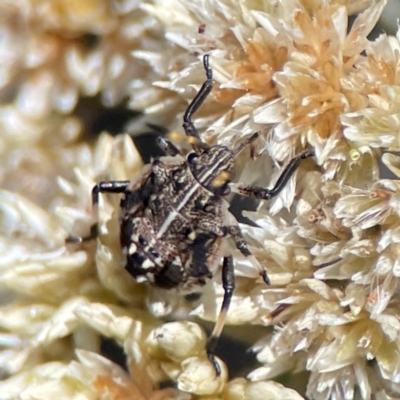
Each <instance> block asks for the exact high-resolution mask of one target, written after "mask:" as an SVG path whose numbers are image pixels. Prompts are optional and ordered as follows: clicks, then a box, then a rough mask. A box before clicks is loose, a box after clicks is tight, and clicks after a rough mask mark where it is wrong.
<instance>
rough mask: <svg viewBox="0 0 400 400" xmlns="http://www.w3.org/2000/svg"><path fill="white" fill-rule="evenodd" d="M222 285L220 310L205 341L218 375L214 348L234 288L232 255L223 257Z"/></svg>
mask: <svg viewBox="0 0 400 400" xmlns="http://www.w3.org/2000/svg"><path fill="white" fill-rule="evenodd" d="M222 287H223V288H224V298H223V300H222V305H221V310H220V312H219V315H218V318H217V322H216V323H215V326H214V329H213V331H212V333H211V336H210V337H209V338H208V341H207V356H208V359H209V360H210V361H211V362H212V364H213V365H214V368H215V372H216V374H217V375H218V376H219V375H220V374H221V368H220V366H219V364H218V362H217V360H216V359H215V349H216V347H217V344H218V340H219V338H220V336H221V333H222V329H223V328H224V325H225V321H226V317H227V315H228V310H229V306H230V304H231V300H232V295H233V291H234V290H235V272H234V269H233V260H232V256H229V257H224V262H223V264H222Z"/></svg>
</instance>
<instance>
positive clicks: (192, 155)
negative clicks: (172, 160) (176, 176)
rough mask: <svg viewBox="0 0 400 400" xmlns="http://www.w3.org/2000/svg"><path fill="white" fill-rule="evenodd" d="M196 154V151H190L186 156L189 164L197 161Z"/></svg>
mask: <svg viewBox="0 0 400 400" xmlns="http://www.w3.org/2000/svg"><path fill="white" fill-rule="evenodd" d="M197 158H198V155H197V154H196V153H190V154H189V155H188V156H187V160H188V163H189V164H195V163H196V162H197Z"/></svg>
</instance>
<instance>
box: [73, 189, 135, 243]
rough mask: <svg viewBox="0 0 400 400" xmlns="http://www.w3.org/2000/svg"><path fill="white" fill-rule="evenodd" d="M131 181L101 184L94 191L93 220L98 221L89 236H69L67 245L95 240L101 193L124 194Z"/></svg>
mask: <svg viewBox="0 0 400 400" xmlns="http://www.w3.org/2000/svg"><path fill="white" fill-rule="evenodd" d="M129 183H130V181H109V182H100V183H99V184H97V185H96V186H95V187H94V188H93V189H92V215H93V220H94V221H96V222H95V223H94V224H93V225H92V226H91V228H90V234H89V235H88V236H83V237H80V236H68V237H67V239H66V242H67V243H82V242H87V241H89V240H92V239H95V238H96V237H97V236H98V234H99V232H98V231H99V229H98V227H99V226H98V206H99V193H123V192H125V191H126V189H127V187H128V185H129Z"/></svg>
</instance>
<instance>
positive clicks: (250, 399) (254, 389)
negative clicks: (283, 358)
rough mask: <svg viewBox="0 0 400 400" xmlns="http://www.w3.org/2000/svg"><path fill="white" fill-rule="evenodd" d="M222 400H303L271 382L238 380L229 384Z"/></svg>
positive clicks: (291, 391) (293, 392)
mask: <svg viewBox="0 0 400 400" xmlns="http://www.w3.org/2000/svg"><path fill="white" fill-rule="evenodd" d="M222 398H223V399H224V400H228V399H229V400H276V399H279V400H304V399H303V397H302V396H300V395H299V394H298V393H297V392H296V391H295V390H293V389H288V388H285V387H284V386H283V385H281V384H280V383H276V382H273V381H267V382H249V381H247V380H246V379H244V378H238V379H235V380H233V381H231V382H229V383H228V384H227V385H226V386H225V389H224V392H223V394H222Z"/></svg>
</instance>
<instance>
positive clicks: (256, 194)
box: [229, 150, 314, 200]
mask: <svg viewBox="0 0 400 400" xmlns="http://www.w3.org/2000/svg"><path fill="white" fill-rule="evenodd" d="M313 155H314V153H313V152H312V151H311V150H307V151H305V152H304V153H301V154H299V155H298V156H296V157H295V158H293V159H292V160H291V161H290V162H289V164H288V165H287V167H286V168H285V169H284V170H283V172H282V174H281V176H280V177H279V179H278V180H277V182H276V184H275V186H274V187H273V188H272V189H265V188H262V187H258V186H247V185H243V184H240V183H230V184H229V187H230V189H231V190H232V192H234V193H238V194H240V195H242V196H247V197H252V198H255V199H259V200H269V199H271V198H272V197H275V196H277V195H278V194H279V193H280V192H281V190H282V189H283V188H284V187H285V186H286V184H287V183H288V182H289V179H290V178H291V177H292V175H293V174H294V173H295V171H296V170H297V168H298V167H299V165H300V164H301V162H302V160H305V159H306V158H309V157H312V156H313Z"/></svg>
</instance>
